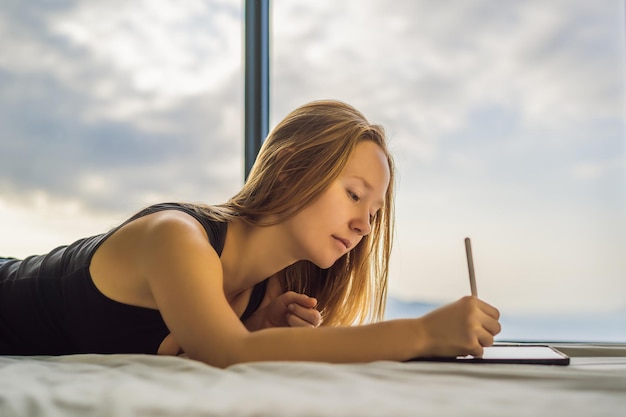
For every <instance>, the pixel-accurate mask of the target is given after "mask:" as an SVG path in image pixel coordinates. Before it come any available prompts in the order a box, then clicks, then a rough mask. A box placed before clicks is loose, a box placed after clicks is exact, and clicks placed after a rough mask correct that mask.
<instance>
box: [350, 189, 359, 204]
mask: <svg viewBox="0 0 626 417" xmlns="http://www.w3.org/2000/svg"><path fill="white" fill-rule="evenodd" d="M348 196H349V197H350V199H351V200H353V201H355V202H358V201H359V200H360V199H361V197H359V196H358V195H356V194H355V193H353V192H352V191H350V190H348Z"/></svg>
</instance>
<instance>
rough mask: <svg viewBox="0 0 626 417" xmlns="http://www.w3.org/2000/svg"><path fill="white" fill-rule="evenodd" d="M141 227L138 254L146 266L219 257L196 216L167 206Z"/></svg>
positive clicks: (140, 224)
mask: <svg viewBox="0 0 626 417" xmlns="http://www.w3.org/2000/svg"><path fill="white" fill-rule="evenodd" d="M140 220H144V222H143V224H142V223H139V224H138V225H137V226H138V229H139V230H137V238H138V241H137V253H136V255H137V257H138V259H137V260H138V261H139V262H142V261H143V262H144V263H146V262H147V265H146V264H144V265H143V267H144V268H147V269H148V270H152V271H154V269H155V268H154V267H155V264H157V266H158V267H162V266H163V265H160V266H159V265H158V264H162V263H164V262H165V263H167V264H168V265H172V266H174V265H178V264H180V263H188V262H192V263H193V262H196V261H203V260H206V259H212V260H213V261H219V257H218V256H217V253H216V252H215V250H214V249H213V247H212V246H211V244H210V242H209V239H208V236H207V234H206V231H205V230H204V227H202V225H201V224H200V223H199V222H198V221H197V220H196V219H194V218H193V217H192V216H190V215H189V214H187V213H184V212H181V211H178V210H164V211H161V212H157V213H153V214H150V215H148V216H146V217H145V218H144V219H140ZM139 266H140V267H141V264H140V265H139Z"/></svg>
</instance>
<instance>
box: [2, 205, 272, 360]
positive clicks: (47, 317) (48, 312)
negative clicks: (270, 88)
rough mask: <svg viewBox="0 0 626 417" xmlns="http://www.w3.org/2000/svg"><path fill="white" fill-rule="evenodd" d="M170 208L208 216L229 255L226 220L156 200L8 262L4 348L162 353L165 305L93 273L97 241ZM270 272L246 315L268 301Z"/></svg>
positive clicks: (207, 225)
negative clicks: (116, 292)
mask: <svg viewBox="0 0 626 417" xmlns="http://www.w3.org/2000/svg"><path fill="white" fill-rule="evenodd" d="M162 210H180V211H183V212H185V213H187V214H189V215H191V216H193V217H194V218H195V219H196V220H198V221H199V222H200V224H202V226H203V227H204V229H205V230H206V233H207V235H208V237H209V241H210V243H211V246H213V248H214V249H215V251H216V252H217V254H218V256H219V255H221V253H222V249H223V248H224V240H225V239H226V229H227V224H226V223H220V222H216V221H214V220H211V219H208V218H206V217H205V216H203V215H202V214H200V213H198V212H196V211H195V210H193V209H191V208H189V207H186V206H183V205H181V204H178V203H164V204H156V205H153V206H150V207H148V208H146V209H144V210H142V211H141V212H139V213H137V214H136V215H134V216H133V217H131V218H130V219H128V220H127V221H126V222H124V223H123V224H122V225H120V226H118V227H116V228H115V229H113V230H111V231H109V232H108V233H105V234H101V235H97V236H92V237H89V238H85V239H81V240H78V241H76V242H74V243H73V244H71V245H69V246H61V247H58V248H56V249H54V250H52V251H51V252H50V253H48V254H47V255H39V256H31V257H28V258H25V259H24V260H11V261H9V262H6V263H3V264H2V265H0V354H4V355H65V354H75V353H146V354H156V353H157V350H158V348H159V346H160V344H161V342H162V341H163V339H164V338H165V337H166V336H167V335H168V334H169V333H170V331H169V330H168V328H167V326H166V325H165V322H164V321H163V318H162V317H161V314H160V312H159V311H158V310H154V309H150V308H144V307H137V306H132V305H128V304H123V303H120V302H117V301H114V300H112V299H110V298H108V297H106V296H105V295H104V294H102V293H101V292H100V291H99V290H98V289H97V288H96V286H95V284H94V283H93V281H92V279H91V275H90V274H89V264H90V262H91V258H92V257H93V254H94V253H95V251H96V249H98V247H99V246H100V245H101V244H102V243H103V242H104V241H105V240H106V239H107V237H109V236H110V235H111V234H113V233H114V232H115V231H116V230H118V229H119V228H120V227H122V226H123V225H125V224H127V223H129V222H131V221H133V220H136V219H138V218H140V217H143V216H146V215H148V214H151V213H155V212H158V211H162ZM266 284H267V280H266V281H263V282H261V283H260V284H257V285H256V286H255V287H254V289H253V291H252V295H251V297H250V302H249V303H248V306H247V308H246V311H245V312H244V314H243V315H242V316H241V320H242V321H244V320H246V319H247V318H248V317H249V316H250V315H251V314H252V313H253V312H254V311H256V309H257V308H258V306H259V305H260V303H261V300H262V299H263V297H264V294H265V288H266Z"/></svg>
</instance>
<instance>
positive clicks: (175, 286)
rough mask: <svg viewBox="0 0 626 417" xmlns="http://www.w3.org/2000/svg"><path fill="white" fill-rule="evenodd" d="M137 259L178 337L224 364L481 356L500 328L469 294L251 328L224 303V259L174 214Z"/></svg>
mask: <svg viewBox="0 0 626 417" xmlns="http://www.w3.org/2000/svg"><path fill="white" fill-rule="evenodd" d="M136 259H137V262H138V268H139V270H140V271H141V273H142V274H144V275H145V277H146V280H147V282H148V283H149V286H150V289H151V292H152V295H153V297H154V299H155V301H156V304H157V306H158V307H159V310H160V311H161V314H162V316H163V318H164V320H165V322H166V324H167V326H168V328H169V329H170V331H171V332H172V334H173V335H174V338H175V339H176V340H177V341H178V343H179V344H180V345H181V346H182V348H183V349H184V350H185V352H187V354H188V355H189V357H191V358H193V359H196V360H200V361H202V362H206V363H208V364H210V365H214V366H219V367H226V366H229V365H232V364H235V363H240V362H250V361H260V360H303V361H307V360H310V361H324V362H368V361H374V360H382V359H388V360H406V359H410V358H412V357H416V356H433V355H439V356H442V355H445V356H447V355H463V354H474V355H480V354H481V353H482V347H483V346H488V345H490V344H491V343H492V342H493V335H494V334H496V333H497V332H498V331H499V324H498V322H497V318H498V313H497V310H495V309H494V308H493V307H490V306H488V305H487V304H485V303H483V302H482V301H480V300H478V299H476V298H474V297H466V298H463V299H461V300H459V301H457V302H456V303H453V304H451V305H449V306H446V307H443V308H441V309H439V310H436V311H434V312H432V313H430V314H429V315H426V316H424V317H422V318H418V319H404V320H393V321H387V322H381V323H376V324H370V325H365V326H355V327H320V328H308V327H298V328H290V327H283V328H271V329H264V330H260V331H256V332H249V331H248V330H247V329H246V327H245V326H244V325H243V324H242V323H241V322H240V321H239V318H238V317H237V316H236V314H235V313H234V312H233V310H232V308H231V306H230V305H229V303H228V301H227V300H226V297H225V295H224V289H223V276H222V269H221V263H220V260H219V257H218V256H217V254H216V253H215V251H214V250H213V248H212V247H211V245H210V244H209V242H208V240H207V237H206V234H205V232H204V230H203V229H202V227H201V226H200V225H199V223H197V222H196V221H195V220H194V219H193V218H191V217H189V216H186V215H180V214H179V213H177V212H174V213H171V214H164V215H161V216H158V217H155V220H154V221H153V222H151V223H150V225H149V226H148V227H147V228H146V231H145V233H144V237H143V244H141V245H140V248H139V249H138V250H137V254H136Z"/></svg>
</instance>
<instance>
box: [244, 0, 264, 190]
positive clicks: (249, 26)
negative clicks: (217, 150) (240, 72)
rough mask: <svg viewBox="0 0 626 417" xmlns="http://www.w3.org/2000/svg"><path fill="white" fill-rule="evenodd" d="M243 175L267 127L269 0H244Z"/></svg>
mask: <svg viewBox="0 0 626 417" xmlns="http://www.w3.org/2000/svg"><path fill="white" fill-rule="evenodd" d="M244 118H245V139H244V140H245V146H244V149H245V177H244V178H246V179H247V178H248V174H249V173H250V169H252V165H253V164H254V161H255V159H256V156H257V154H258V152H259V149H260V148H261V144H262V143H263V140H264V139H265V137H266V136H267V134H268V131H269V0H245V110H244Z"/></svg>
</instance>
